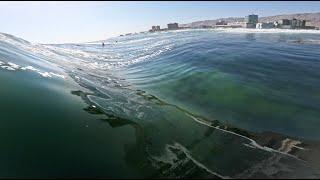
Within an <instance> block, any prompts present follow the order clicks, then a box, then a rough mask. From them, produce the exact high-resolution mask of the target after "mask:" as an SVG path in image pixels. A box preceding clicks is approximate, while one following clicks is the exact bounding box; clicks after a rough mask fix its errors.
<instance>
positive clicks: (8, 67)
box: [1, 66, 15, 71]
mask: <svg viewBox="0 0 320 180" xmlns="http://www.w3.org/2000/svg"><path fill="white" fill-rule="evenodd" d="M1 68H3V69H6V70H9V71H15V69H14V68H12V67H10V66H1Z"/></svg>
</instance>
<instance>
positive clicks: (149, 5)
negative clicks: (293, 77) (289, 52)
mask: <svg viewBox="0 0 320 180" xmlns="http://www.w3.org/2000/svg"><path fill="white" fill-rule="evenodd" d="M304 12H320V2H317V1H301V2H297V1H293V2H289V1H283V2H279V1H278V2H272V1H269V2H268V1H266V2H263V1H261V2H250V1H248V2H245V1H243V2H236V1H235V2H227V1H221V2H205V1H204V2H196V1H194V2H192V1H186V2H181V1H180V2H169V1H168V2H160V1H159V2H130V1H128V2H63V1H62V2H0V22H1V26H0V32H4V33H9V34H12V35H15V36H18V37H21V38H24V39H26V40H28V41H31V42H37V43H63V42H87V41H95V40H101V39H106V38H108V37H112V36H117V35H120V34H123V33H128V32H140V31H145V30H148V29H149V28H150V27H151V26H152V25H160V26H162V27H164V26H166V24H167V23H170V22H178V23H189V22H193V21H198V20H208V19H216V18H221V17H243V16H246V15H247V14H251V13H255V14H258V15H259V16H269V15H277V14H287V13H304Z"/></svg>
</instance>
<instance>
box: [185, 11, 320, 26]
mask: <svg viewBox="0 0 320 180" xmlns="http://www.w3.org/2000/svg"><path fill="white" fill-rule="evenodd" d="M292 18H296V19H305V20H306V21H307V22H309V23H310V25H312V26H316V27H320V12H318V13H299V14H283V15H275V16H267V17H259V22H273V21H277V20H280V19H292ZM219 20H223V21H226V22H237V21H239V22H241V21H244V17H228V18H219V19H214V20H204V21H196V22H192V23H187V24H181V25H180V26H181V27H191V28H194V27H199V26H201V25H206V26H214V25H215V24H216V22H218V21H219Z"/></svg>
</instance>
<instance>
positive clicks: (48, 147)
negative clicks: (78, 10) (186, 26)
mask: <svg viewBox="0 0 320 180" xmlns="http://www.w3.org/2000/svg"><path fill="white" fill-rule="evenodd" d="M104 42H105V44H106V46H105V47H102V46H101V42H95V43H83V44H59V45H52V44H46V45H40V44H32V43H29V42H27V41H25V40H22V39H20V38H16V37H13V36H11V35H8V34H0V82H1V86H0V99H1V102H2V103H1V104H0V109H1V110H0V122H1V124H2V126H1V127H2V129H1V136H0V140H1V141H2V143H1V144H0V167H1V168H0V177H27V178H32V177H36V178H38V177H46V178H54V177H67V178H68V177H91V178H101V177H109V178H150V177H151V178H163V177H171V178H172V177H180V178H181V177H184V178H194V177H199V178H255V177H260V178H261V177H262V178H263V177H268V178H281V177H284V178H290V177H291V178H292V177H294V178H299V177H302V178H317V177H318V178H319V177H320V174H319V172H320V164H319V162H320V161H319V160H320V159H319V157H320V156H319V153H320V144H319V141H320V131H319V130H318V127H320V120H319V118H320V104H319V102H320V82H319V79H320V72H319V69H320V61H319V58H320V52H319V47H320V37H319V33H317V32H313V33H303V32H301V33H297V32H296V31H292V32H290V31H288V32H268V33H266V32H263V33H262V32H249V31H238V32H237V31H225V30H186V31H168V32H161V33H141V34H136V35H131V36H123V37H116V38H111V39H108V40H106V41H104Z"/></svg>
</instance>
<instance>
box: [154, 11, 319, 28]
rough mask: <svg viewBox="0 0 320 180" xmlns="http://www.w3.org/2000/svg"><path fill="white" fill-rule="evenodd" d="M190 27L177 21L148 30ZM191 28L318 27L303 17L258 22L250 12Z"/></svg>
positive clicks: (255, 16) (256, 17) (257, 18)
mask: <svg viewBox="0 0 320 180" xmlns="http://www.w3.org/2000/svg"><path fill="white" fill-rule="evenodd" d="M187 28H191V27H179V24H178V23H169V24H167V28H164V29H161V28H160V26H152V28H151V29H150V30H149V32H158V31H167V30H178V29H187ZM192 28H193V29H210V28H248V29H318V30H319V28H317V27H315V26H312V25H311V24H310V22H308V21H306V20H304V19H296V18H293V19H280V20H277V21H274V22H259V16H258V15H256V14H250V15H248V16H246V17H245V18H244V21H241V22H239V21H237V22H227V21H225V20H219V21H218V22H216V23H215V25H214V26H210V25H199V26H197V27H192Z"/></svg>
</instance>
